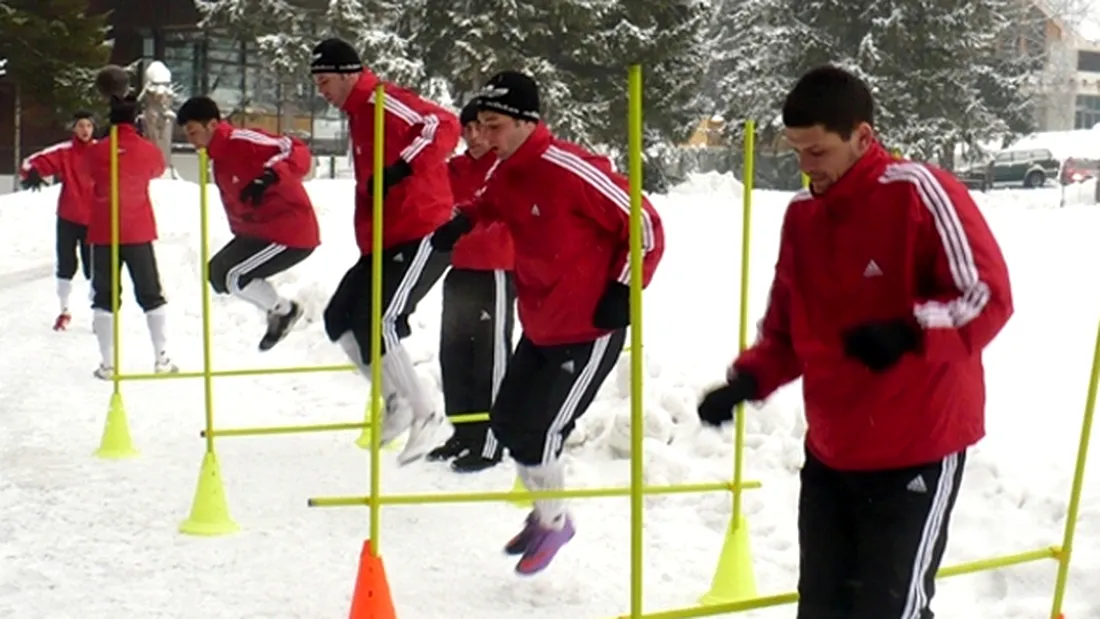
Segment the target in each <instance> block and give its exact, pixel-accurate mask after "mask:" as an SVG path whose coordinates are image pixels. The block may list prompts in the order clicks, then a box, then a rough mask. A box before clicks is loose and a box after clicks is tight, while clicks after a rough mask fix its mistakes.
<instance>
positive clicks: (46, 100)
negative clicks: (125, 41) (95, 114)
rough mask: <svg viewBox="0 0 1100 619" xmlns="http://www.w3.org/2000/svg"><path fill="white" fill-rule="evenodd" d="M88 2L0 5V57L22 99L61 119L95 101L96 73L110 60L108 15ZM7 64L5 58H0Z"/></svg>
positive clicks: (23, 0) (20, 0)
mask: <svg viewBox="0 0 1100 619" xmlns="http://www.w3.org/2000/svg"><path fill="white" fill-rule="evenodd" d="M88 11H89V6H88V0H10V1H7V2H4V3H2V4H0V58H5V59H7V60H10V61H11V62H10V63H7V64H6V66H5V70H6V72H7V74H8V75H9V76H10V77H11V78H12V79H13V80H14V81H15V82H16V83H17V84H18V85H19V88H20V93H21V95H22V96H23V97H26V99H27V100H31V101H34V102H35V103H37V104H38V105H41V106H43V107H45V108H46V109H49V110H52V111H53V112H55V113H56V115H57V117H58V118H59V119H60V118H66V117H68V115H69V114H71V113H72V111H73V110H74V109H77V108H89V107H92V106H94V105H95V104H96V103H98V102H99V97H98V95H97V94H96V93H95V90H94V86H93V83H94V80H95V72H96V71H97V70H98V69H99V68H100V67H102V66H103V65H104V64H106V63H107V61H108V59H109V58H110V52H111V49H110V46H109V45H108V44H107V43H106V35H107V16H106V15H98V14H95V15H91V14H89V13H88ZM5 62H6V61H5Z"/></svg>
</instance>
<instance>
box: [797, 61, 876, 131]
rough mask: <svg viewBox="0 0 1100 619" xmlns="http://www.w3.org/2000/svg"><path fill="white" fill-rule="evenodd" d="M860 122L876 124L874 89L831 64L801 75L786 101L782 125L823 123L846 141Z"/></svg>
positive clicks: (801, 126) (801, 127)
mask: <svg viewBox="0 0 1100 619" xmlns="http://www.w3.org/2000/svg"><path fill="white" fill-rule="evenodd" d="M860 123H867V124H868V125H871V126H872V127H873V126H875V100H874V97H872V96H871V89H870V88H868V87H867V84H866V83H865V82H864V81H863V80H861V79H859V77H857V76H856V75H854V74H852V73H850V72H848V71H845V70H844V69H841V68H839V67H835V66H832V65H824V66H820V67H817V68H815V69H812V70H810V71H809V72H808V73H806V74H805V75H803V76H802V77H801V78H799V80H798V83H796V84H795V85H794V88H792V89H791V91H790V92H789V93H788V94H787V99H786V100H785V101H784V102H783V124H784V125H785V126H787V127H794V128H799V129H805V128H808V127H813V126H816V125H821V126H823V127H824V128H825V130H826V131H829V132H831V133H836V134H839V135H840V137H842V138H844V139H845V140H846V139H848V138H849V137H851V135H852V131H854V130H855V128H856V127H857V126H859V124H860Z"/></svg>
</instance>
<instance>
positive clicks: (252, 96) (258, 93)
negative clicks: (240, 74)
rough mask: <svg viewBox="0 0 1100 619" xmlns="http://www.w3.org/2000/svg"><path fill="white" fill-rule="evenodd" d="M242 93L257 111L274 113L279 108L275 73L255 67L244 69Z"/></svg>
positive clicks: (277, 83) (277, 81)
mask: <svg viewBox="0 0 1100 619" xmlns="http://www.w3.org/2000/svg"><path fill="white" fill-rule="evenodd" d="M244 93H245V97H246V98H247V99H248V102H249V105H250V106H251V107H253V108H256V109H257V110H258V111H263V112H267V113H274V112H275V111H276V110H277V109H278V107H279V94H280V93H279V80H278V76H276V75H275V72H274V71H272V70H270V69H268V68H267V67H261V66H257V65H253V66H246V67H245V69H244Z"/></svg>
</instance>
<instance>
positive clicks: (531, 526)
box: [504, 512, 539, 555]
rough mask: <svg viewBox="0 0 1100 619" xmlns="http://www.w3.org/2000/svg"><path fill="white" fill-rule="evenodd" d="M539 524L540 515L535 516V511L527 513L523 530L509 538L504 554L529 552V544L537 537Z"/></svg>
mask: <svg viewBox="0 0 1100 619" xmlns="http://www.w3.org/2000/svg"><path fill="white" fill-rule="evenodd" d="M538 525H539V521H538V517H537V516H535V512H531V513H529V514H527V520H525V521H524V522H523V530H522V531H520V532H519V533H516V535H515V537H513V538H512V539H510V540H508V543H507V544H505V545H504V554H506V555H521V554H523V553H525V552H527V546H528V544H530V543H531V540H532V539H533V538H534V537H535V534H536V531H537V529H538Z"/></svg>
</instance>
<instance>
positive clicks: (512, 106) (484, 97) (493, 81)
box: [476, 71, 539, 122]
mask: <svg viewBox="0 0 1100 619" xmlns="http://www.w3.org/2000/svg"><path fill="white" fill-rule="evenodd" d="M476 101H477V109H478V110H479V111H486V112H498V113H500V114H504V115H506V116H511V117H512V118H515V119H518V120H528V121H531V122H538V120H539V86H538V84H536V83H535V80H534V79H532V78H531V76H529V75H527V74H524V73H520V72H519V71H502V72H500V73H497V74H496V75H494V76H493V77H492V78H490V79H489V81H488V82H487V83H486V84H485V87H484V88H482V89H481V92H479V93H478V94H477V99H476Z"/></svg>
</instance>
